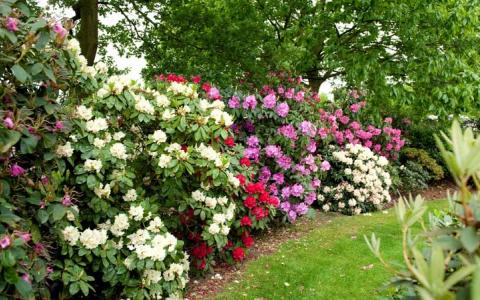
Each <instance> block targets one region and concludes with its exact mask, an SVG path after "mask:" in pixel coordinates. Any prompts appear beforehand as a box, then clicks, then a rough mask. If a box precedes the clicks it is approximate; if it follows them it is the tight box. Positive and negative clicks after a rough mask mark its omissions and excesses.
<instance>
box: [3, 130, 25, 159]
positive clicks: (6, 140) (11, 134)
mask: <svg viewBox="0 0 480 300" xmlns="http://www.w3.org/2000/svg"><path fill="white" fill-rule="evenodd" d="M21 136H22V134H21V133H20V132H18V131H15V130H8V129H6V128H0V153H4V152H7V151H8V150H9V149H10V148H11V147H12V146H13V145H15V144H16V143H17V142H18V141H19V140H20V137H21Z"/></svg>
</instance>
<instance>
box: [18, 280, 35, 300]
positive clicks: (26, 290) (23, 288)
mask: <svg viewBox="0 0 480 300" xmlns="http://www.w3.org/2000/svg"><path fill="white" fill-rule="evenodd" d="M15 288H16V289H17V291H18V292H19V293H20V294H21V295H22V296H23V297H24V298H29V297H30V296H31V294H32V285H31V284H30V283H28V282H26V281H25V280H23V279H20V280H19V281H17V283H16V284H15Z"/></svg>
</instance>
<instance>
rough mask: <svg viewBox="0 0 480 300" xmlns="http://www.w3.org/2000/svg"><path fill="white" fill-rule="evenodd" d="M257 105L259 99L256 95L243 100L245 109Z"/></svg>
mask: <svg viewBox="0 0 480 300" xmlns="http://www.w3.org/2000/svg"><path fill="white" fill-rule="evenodd" d="M256 106H257V99H255V96H254V95H249V96H247V97H245V99H244V100H243V108H244V109H254V108H255V107H256Z"/></svg>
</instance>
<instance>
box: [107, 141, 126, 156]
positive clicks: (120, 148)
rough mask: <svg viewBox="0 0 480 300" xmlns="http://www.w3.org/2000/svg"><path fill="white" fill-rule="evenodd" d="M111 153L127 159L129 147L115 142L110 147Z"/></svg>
mask: <svg viewBox="0 0 480 300" xmlns="http://www.w3.org/2000/svg"><path fill="white" fill-rule="evenodd" d="M110 154H112V156H113V157H116V158H118V159H127V158H128V154H127V148H126V147H125V145H123V144H122V143H115V144H113V145H112V147H110Z"/></svg>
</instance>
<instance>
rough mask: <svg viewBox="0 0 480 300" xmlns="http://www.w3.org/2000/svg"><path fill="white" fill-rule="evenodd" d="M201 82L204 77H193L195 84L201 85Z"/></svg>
mask: <svg viewBox="0 0 480 300" xmlns="http://www.w3.org/2000/svg"><path fill="white" fill-rule="evenodd" d="M200 81H202V77H200V75H196V76H193V77H192V82H193V83H199V82H200Z"/></svg>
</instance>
